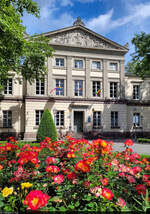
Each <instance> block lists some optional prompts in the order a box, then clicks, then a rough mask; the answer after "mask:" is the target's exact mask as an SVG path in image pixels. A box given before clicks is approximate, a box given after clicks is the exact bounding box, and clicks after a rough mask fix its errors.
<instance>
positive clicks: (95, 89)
mask: <svg viewBox="0 0 150 214" xmlns="http://www.w3.org/2000/svg"><path fill="white" fill-rule="evenodd" d="M100 88H101V83H100V82H99V81H93V97H100V95H101V89H100Z"/></svg>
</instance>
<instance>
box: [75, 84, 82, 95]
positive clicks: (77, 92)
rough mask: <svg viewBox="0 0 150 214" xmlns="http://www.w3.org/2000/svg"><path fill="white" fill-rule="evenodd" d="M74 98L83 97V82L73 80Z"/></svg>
mask: <svg viewBox="0 0 150 214" xmlns="http://www.w3.org/2000/svg"><path fill="white" fill-rule="evenodd" d="M74 83H75V87H74V96H83V80H75V81H74Z"/></svg>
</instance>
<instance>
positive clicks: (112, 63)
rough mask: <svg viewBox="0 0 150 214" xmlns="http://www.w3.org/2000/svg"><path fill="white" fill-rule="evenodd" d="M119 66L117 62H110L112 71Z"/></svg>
mask: <svg viewBox="0 0 150 214" xmlns="http://www.w3.org/2000/svg"><path fill="white" fill-rule="evenodd" d="M117 67H118V65H117V63H116V62H110V63H109V70H111V71H117Z"/></svg>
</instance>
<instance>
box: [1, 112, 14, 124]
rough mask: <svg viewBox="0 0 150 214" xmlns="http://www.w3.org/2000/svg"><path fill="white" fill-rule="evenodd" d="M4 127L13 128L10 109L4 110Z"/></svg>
mask: <svg viewBox="0 0 150 214" xmlns="http://www.w3.org/2000/svg"><path fill="white" fill-rule="evenodd" d="M5 117H6V118H5ZM4 120H6V121H4ZM3 128H12V111H10V110H3Z"/></svg>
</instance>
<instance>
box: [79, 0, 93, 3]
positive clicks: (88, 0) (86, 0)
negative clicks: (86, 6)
mask: <svg viewBox="0 0 150 214" xmlns="http://www.w3.org/2000/svg"><path fill="white" fill-rule="evenodd" d="M78 1H79V2H81V3H88V2H94V1H95V0H78Z"/></svg>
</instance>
